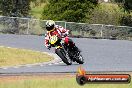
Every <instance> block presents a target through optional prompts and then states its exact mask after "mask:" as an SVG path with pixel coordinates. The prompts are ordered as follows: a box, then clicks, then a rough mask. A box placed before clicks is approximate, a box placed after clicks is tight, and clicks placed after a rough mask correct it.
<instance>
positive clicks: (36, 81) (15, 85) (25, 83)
mask: <svg viewBox="0 0 132 88" xmlns="http://www.w3.org/2000/svg"><path fill="white" fill-rule="evenodd" d="M131 87H132V83H130V84H85V85H83V86H80V85H78V84H77V82H76V80H75V77H71V78H65V77H64V78H60V79H58V78H53V79H52V78H49V79H45V78H44V77H41V78H31V79H21V80H15V81H8V82H6V81H3V82H0V88H131Z"/></svg>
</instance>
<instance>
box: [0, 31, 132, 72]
mask: <svg viewBox="0 0 132 88" xmlns="http://www.w3.org/2000/svg"><path fill="white" fill-rule="evenodd" d="M73 41H74V42H75V43H76V45H77V46H78V47H79V48H80V49H81V50H82V55H83V57H84V59H85V63H84V64H83V65H82V66H83V68H84V69H85V70H86V71H132V41H125V40H101V39H98V40H97V39H87V38H73ZM0 46H9V47H15V48H24V49H30V50H36V51H42V52H52V53H54V49H52V50H51V51H49V50H47V49H46V48H45V46H44V36H32V35H3V34H1V35H0ZM78 67H79V65H78V64H76V63H73V65H71V66H67V65H65V64H64V63H60V64H50V65H41V66H40V65H35V66H31V67H26V66H23V67H19V68H14V67H10V68H7V69H3V68H0V73H27V72H34V73H43V72H76V71H77V69H78Z"/></svg>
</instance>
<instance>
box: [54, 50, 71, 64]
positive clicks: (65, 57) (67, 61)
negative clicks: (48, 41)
mask: <svg viewBox="0 0 132 88" xmlns="http://www.w3.org/2000/svg"><path fill="white" fill-rule="evenodd" d="M55 53H56V54H57V55H58V56H59V57H60V58H61V59H62V61H63V62H64V63H65V64H67V65H71V64H72V60H71V59H70V57H69V55H68V53H67V52H65V51H64V50H63V49H62V48H58V49H56V51H55Z"/></svg>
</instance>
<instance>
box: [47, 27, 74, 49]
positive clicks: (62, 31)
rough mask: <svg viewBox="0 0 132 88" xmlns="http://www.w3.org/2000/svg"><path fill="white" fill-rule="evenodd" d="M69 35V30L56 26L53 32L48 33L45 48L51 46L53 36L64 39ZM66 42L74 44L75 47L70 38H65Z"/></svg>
mask: <svg viewBox="0 0 132 88" xmlns="http://www.w3.org/2000/svg"><path fill="white" fill-rule="evenodd" d="M68 34H69V30H67V29H65V28H63V27H62V26H59V25H55V27H54V29H52V30H51V31H47V34H46V36H45V46H46V47H47V48H48V46H50V45H49V39H50V37H51V36H53V35H58V36H59V37H60V38H62V37H63V36H65V35H68ZM64 42H65V44H69V42H71V43H72V45H74V43H73V42H72V41H71V39H69V37H68V36H66V37H65V38H64Z"/></svg>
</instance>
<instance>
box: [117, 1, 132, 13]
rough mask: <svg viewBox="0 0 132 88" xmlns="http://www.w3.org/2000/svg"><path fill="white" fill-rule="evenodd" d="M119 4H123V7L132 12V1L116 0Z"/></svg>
mask: <svg viewBox="0 0 132 88" xmlns="http://www.w3.org/2000/svg"><path fill="white" fill-rule="evenodd" d="M115 2H117V3H121V6H122V7H123V8H124V9H125V11H127V12H128V13H130V10H132V0H115Z"/></svg>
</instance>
